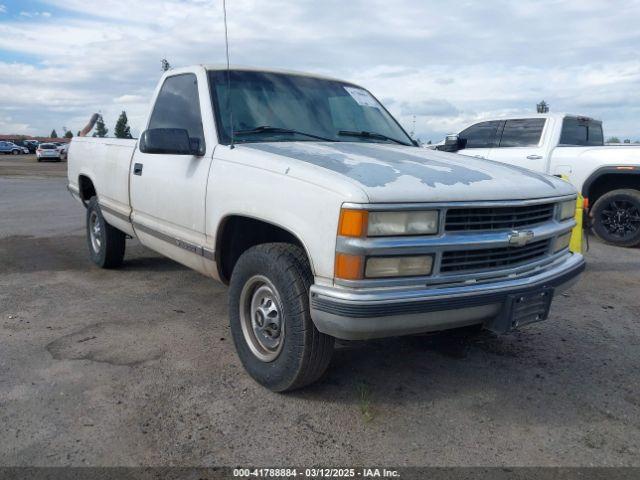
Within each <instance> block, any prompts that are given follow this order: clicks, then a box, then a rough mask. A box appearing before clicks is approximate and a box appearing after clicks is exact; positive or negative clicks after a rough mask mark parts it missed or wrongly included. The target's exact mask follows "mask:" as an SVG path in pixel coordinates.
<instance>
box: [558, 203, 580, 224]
mask: <svg viewBox="0 0 640 480" xmlns="http://www.w3.org/2000/svg"><path fill="white" fill-rule="evenodd" d="M558 210H559V211H560V220H569V219H570V218H573V217H574V216H575V214H576V201H575V200H567V201H566V202H562V203H560V205H559V207H558Z"/></svg>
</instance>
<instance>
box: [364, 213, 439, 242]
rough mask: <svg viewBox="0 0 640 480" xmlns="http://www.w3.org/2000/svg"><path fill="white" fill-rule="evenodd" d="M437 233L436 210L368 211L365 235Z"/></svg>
mask: <svg viewBox="0 0 640 480" xmlns="http://www.w3.org/2000/svg"><path fill="white" fill-rule="evenodd" d="M436 233H438V212H437V210H426V211H414V212H411V211H409V212H369V225H368V228H367V235H368V236H370V237H382V236H394V235H433V234H436Z"/></svg>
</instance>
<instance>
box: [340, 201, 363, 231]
mask: <svg viewBox="0 0 640 480" xmlns="http://www.w3.org/2000/svg"><path fill="white" fill-rule="evenodd" d="M367 218H368V212H367V211H366V210H351V209H347V208H343V209H342V210H340V223H339V224H338V235H341V236H343V237H364V236H365V234H366V233H367Z"/></svg>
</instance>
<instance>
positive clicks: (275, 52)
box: [0, 0, 640, 141]
mask: <svg viewBox="0 0 640 480" xmlns="http://www.w3.org/2000/svg"><path fill="white" fill-rule="evenodd" d="M227 9H228V15H229V34H230V43H231V47H230V48H231V57H232V59H231V61H232V63H234V64H238V65H254V66H264V67H277V68H288V69H295V70H303V71H311V72H318V73H323V74H329V75H332V76H337V77H340V78H344V79H347V80H350V81H353V82H356V83H358V84H361V85H362V86H364V87H366V88H368V89H369V90H371V91H372V92H373V93H374V94H375V95H376V96H378V98H380V99H382V100H383V102H384V103H385V104H386V105H387V106H388V107H389V109H390V110H391V111H392V113H394V114H395V115H396V116H398V117H399V119H400V121H401V122H402V123H403V124H404V126H405V127H406V128H407V130H409V131H410V130H412V128H413V117H414V116H415V134H416V136H417V137H420V138H421V139H423V140H425V141H426V140H429V139H430V140H433V141H437V140H440V139H441V138H442V136H443V135H444V134H445V133H448V132H453V131H457V130H459V129H460V128H461V127H463V126H465V125H466V124H469V123H472V122H474V121H476V120H478V119H481V118H485V117H487V116H495V115H504V114H512V113H518V114H520V113H527V112H532V111H534V110H535V104H536V103H537V102H538V101H540V100H542V99H544V100H546V101H547V103H549V104H550V106H551V110H552V111H569V112H572V113H578V114H583V115H589V116H594V117H596V118H601V119H602V120H604V121H605V135H607V136H610V135H616V136H619V137H622V138H631V139H634V140H640V0H623V1H617V0H608V1H603V0H565V1H560V0H531V1H530V0H519V1H513V0H484V1H478V2H471V1H460V2H451V1H444V0H442V1H440V0H431V1H425V0H315V1H311V0H268V1H265V0H262V1H259V0H228V4H227ZM223 39H224V30H223V24H222V0H99V1H89V0H84V1H83V0H0V72H2V73H1V75H0V133H26V134H38V135H43V134H48V133H49V132H50V131H51V129H52V128H55V129H56V130H57V131H58V133H60V132H61V131H62V130H63V127H66V128H68V129H70V130H72V131H73V132H74V133H75V132H76V131H77V130H79V129H80V128H81V126H82V125H84V123H86V120H87V118H88V117H89V115H90V114H91V113H92V112H94V111H100V112H102V113H103V116H104V118H105V120H106V123H107V126H108V127H109V128H110V130H111V131H113V125H114V124H115V120H116V118H117V116H118V114H119V113H120V111H122V110H123V109H124V110H126V111H127V113H128V114H129V118H130V120H131V123H132V126H133V130H134V132H135V133H137V132H138V127H139V125H140V124H141V123H142V121H143V119H144V115H145V111H146V109H147V107H148V102H149V97H150V94H151V92H152V90H153V88H154V86H155V83H156V81H157V79H158V77H159V75H160V73H161V72H160V60H161V59H162V58H163V57H166V58H167V59H168V60H169V61H170V62H171V64H172V65H174V66H183V65H189V64H193V63H223V62H224V43H223Z"/></svg>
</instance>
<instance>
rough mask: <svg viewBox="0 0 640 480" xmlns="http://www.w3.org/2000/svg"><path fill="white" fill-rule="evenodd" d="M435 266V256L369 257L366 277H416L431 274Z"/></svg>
mask: <svg viewBox="0 0 640 480" xmlns="http://www.w3.org/2000/svg"><path fill="white" fill-rule="evenodd" d="M432 266H433V256H431V255H419V256H413V257H371V258H368V259H367V267H366V269H365V277H367V278H386V277H415V276H420V275H429V274H430V273H431V267H432Z"/></svg>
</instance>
